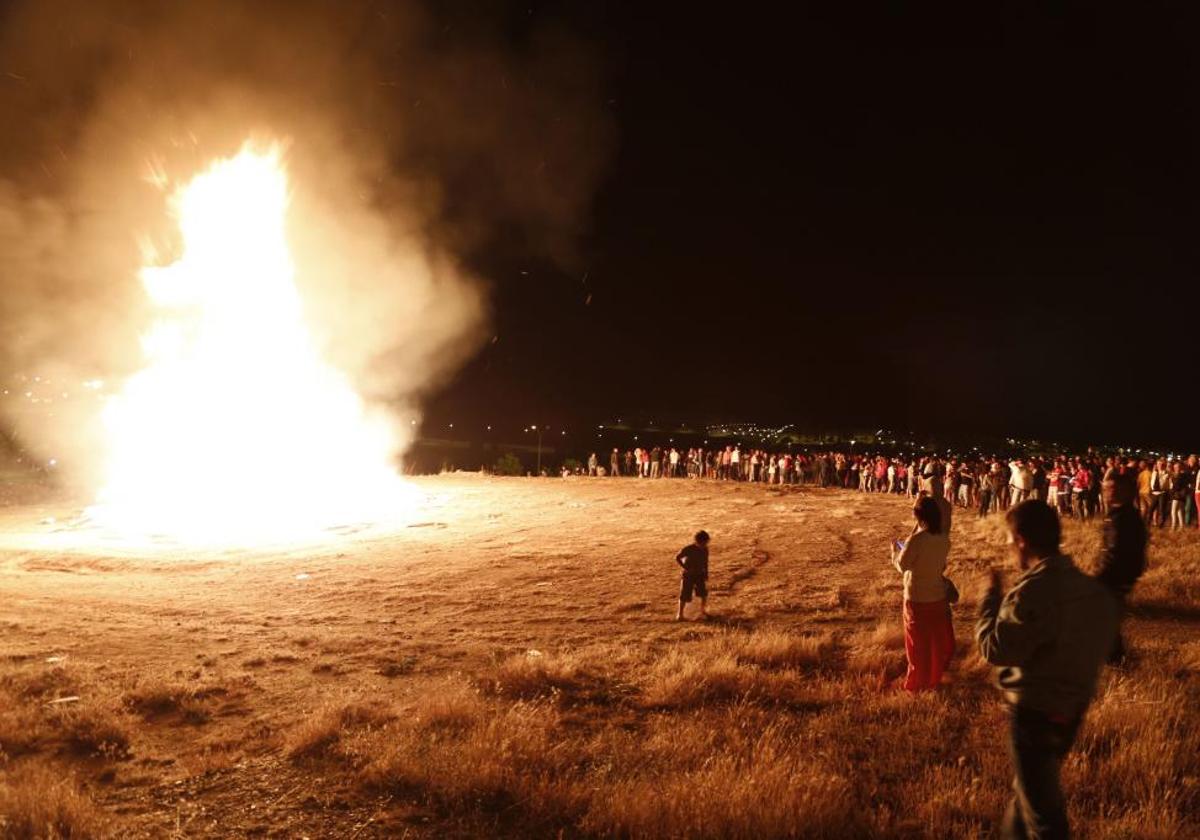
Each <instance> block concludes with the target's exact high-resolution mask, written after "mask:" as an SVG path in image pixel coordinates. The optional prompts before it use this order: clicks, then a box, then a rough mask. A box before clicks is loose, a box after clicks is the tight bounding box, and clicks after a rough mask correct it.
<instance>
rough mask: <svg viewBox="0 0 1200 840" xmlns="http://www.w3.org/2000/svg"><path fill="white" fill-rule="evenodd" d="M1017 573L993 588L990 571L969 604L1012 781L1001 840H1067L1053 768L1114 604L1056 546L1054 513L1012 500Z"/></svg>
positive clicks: (1109, 634) (1092, 682) (1112, 626)
mask: <svg viewBox="0 0 1200 840" xmlns="http://www.w3.org/2000/svg"><path fill="white" fill-rule="evenodd" d="M1006 521H1007V523H1008V529H1009V540H1010V543H1011V545H1012V547H1013V549H1014V550H1015V552H1016V555H1017V559H1018V562H1019V565H1020V568H1021V570H1022V571H1023V572H1024V574H1022V575H1021V577H1020V579H1019V580H1017V582H1016V584H1015V585H1014V586H1013V587H1012V589H1010V590H1009V591H1008V592H1007V593H1004V594H1002V593H1001V580H1000V573H999V572H998V571H996V570H993V571H992V574H991V579H990V585H989V586H988V590H987V594H986V595H985V596H984V598H983V600H982V602H981V603H980V607H979V620H978V622H977V623H976V625H975V638H976V641H977V643H978V644H979V653H980V655H981V656H983V658H984V659H985V660H987V661H988V662H989V663H991V664H992V665H995V666H997V672H996V681H997V684H998V685H999V687H1000V689H1001V690H1002V691H1003V692H1004V699H1005V701H1006V702H1007V704H1008V707H1009V724H1010V729H1009V739H1010V740H1009V752H1010V755H1011V756H1012V762H1013V770H1014V775H1015V779H1014V781H1013V798H1012V800H1011V801H1010V803H1009V806H1008V811H1007V813H1006V814H1005V817H1004V831H1003V834H1004V836H1005V837H1010V838H1035V837H1036V838H1051V837H1053V838H1061V837H1067V836H1068V834H1069V829H1068V825H1067V809H1066V803H1065V801H1064V798H1063V793H1062V786H1061V784H1060V782H1059V769H1060V767H1061V765H1062V761H1063V759H1064V758H1065V757H1066V754H1067V752H1068V751H1069V750H1070V749H1071V746H1072V745H1073V744H1074V742H1075V735H1076V733H1077V732H1078V731H1079V725H1080V723H1081V722H1082V721H1083V716H1084V713H1085V712H1086V711H1087V707H1088V705H1089V704H1090V703H1091V700H1092V696H1093V695H1094V694H1095V691H1096V683H1097V680H1098V678H1099V674H1100V669H1101V668H1102V667H1103V665H1104V661H1105V659H1107V657H1108V655H1109V653H1110V651H1111V650H1112V644H1113V638H1114V637H1115V636H1116V632H1117V604H1116V602H1115V600H1114V599H1113V596H1112V595H1111V594H1110V592H1109V590H1108V588H1107V587H1105V586H1103V585H1102V584H1101V583H1100V582H1099V581H1097V580H1096V579H1095V578H1092V577H1091V576H1089V575H1086V574H1084V573H1083V572H1081V571H1080V570H1079V569H1078V568H1076V566H1075V564H1074V563H1073V562H1072V561H1071V558H1070V557H1066V556H1064V555H1063V554H1062V553H1061V551H1060V549H1059V542H1060V539H1061V526H1060V524H1059V521H1058V514H1057V513H1056V512H1055V511H1054V509H1053V508H1051V507H1049V506H1048V505H1046V504H1045V503H1044V502H1040V501H1036V500H1030V501H1026V502H1022V503H1021V504H1019V505H1017V506H1016V507H1014V508H1013V509H1012V510H1010V511H1009V512H1008V515H1007V517H1006Z"/></svg>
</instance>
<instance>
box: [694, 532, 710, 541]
mask: <svg viewBox="0 0 1200 840" xmlns="http://www.w3.org/2000/svg"><path fill="white" fill-rule="evenodd" d="M696 542H698V543H706V542H708V531H697V532H696Z"/></svg>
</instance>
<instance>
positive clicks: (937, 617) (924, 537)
mask: <svg viewBox="0 0 1200 840" xmlns="http://www.w3.org/2000/svg"><path fill="white" fill-rule="evenodd" d="M913 518H914V519H916V527H915V528H914V529H913V532H912V535H911V536H910V537H909V538H908V540H907V542H905V541H901V540H895V541H894V542H893V543H892V565H893V566H895V567H896V570H897V571H899V572H900V573H901V574H903V575H904V651H905V654H906V655H907V656H908V672H907V673H906V674H905V676H904V689H905V690H906V691H912V692H917V691H927V690H931V689H934V688H936V687H937V686H938V684H939V683H940V682H941V681H942V673H943V672H944V671H945V670H946V668H947V666H948V665H949V663H950V660H951V658H952V657H953V655H954V627H953V625H952V624H951V623H950V618H949V616H950V603H949V600H948V599H947V586H946V578H945V572H946V559H947V558H948V557H949V556H950V536H949V534H947V533H946V530H945V528H944V521H943V516H942V510H941V506H940V505H939V503H938V502H937V501H936V500H935V499H934V498H933V497H932V496H927V495H921V496H920V497H918V499H917V502H916V504H915V505H913Z"/></svg>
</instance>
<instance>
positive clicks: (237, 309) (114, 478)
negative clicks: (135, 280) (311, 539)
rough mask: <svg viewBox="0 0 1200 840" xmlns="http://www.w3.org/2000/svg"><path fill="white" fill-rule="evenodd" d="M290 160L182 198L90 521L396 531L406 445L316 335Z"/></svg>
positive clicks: (202, 179)
mask: <svg viewBox="0 0 1200 840" xmlns="http://www.w3.org/2000/svg"><path fill="white" fill-rule="evenodd" d="M287 203H288V185H287V177H286V174H285V172H284V169H283V166H282V164H281V160H280V153H279V150H278V149H271V150H269V151H266V152H260V151H255V150H253V149H252V148H250V147H249V146H247V147H245V148H243V149H242V151H241V152H240V153H239V154H238V155H237V156H236V157H233V158H230V159H226V160H220V161H218V162H216V163H214V164H213V165H212V166H211V167H210V168H209V169H208V170H207V171H205V172H203V173H201V174H200V175H197V176H196V177H195V178H194V179H193V180H192V181H191V183H189V184H188V185H187V186H185V187H183V188H182V189H180V190H179V191H178V192H177V193H176V194H175V195H174V197H173V207H174V211H175V214H176V215H177V217H178V221H179V228H180V231H181V233H182V234H183V251H182V255H181V256H180V258H179V259H178V261H176V262H174V263H172V264H170V265H167V266H161V267H147V268H144V269H143V271H142V274H141V278H142V282H143V284H144V285H145V289H146V292H147V294H148V295H149V297H150V299H151V301H152V303H153V305H154V308H155V312H156V313H157V314H156V319H155V323H154V325H153V327H152V329H151V330H150V331H149V332H148V333H147V334H146V335H145V336H143V350H144V353H145V356H146V360H147V362H146V366H145V367H144V369H142V370H141V371H140V372H139V373H137V374H136V375H134V376H133V377H132V378H130V379H129V380H128V381H127V382H126V383H125V385H124V388H123V389H122V391H121V392H120V394H119V395H117V396H115V397H114V398H113V399H112V401H111V402H110V403H109V405H108V406H107V408H106V409H105V415H104V422H105V426H106V434H107V440H108V453H107V467H106V473H105V480H106V483H105V485H104V487H103V489H102V490H101V493H100V496H99V499H98V503H97V504H96V506H95V507H94V508H92V509H91V511H90V513H91V514H92V516H93V518H94V519H96V520H97V521H99V522H101V523H103V524H105V525H107V526H109V527H112V528H115V529H117V530H118V531H120V532H122V533H127V534H131V535H132V534H141V535H165V536H169V537H172V538H176V539H180V540H184V541H188V542H205V543H222V544H243V543H246V542H262V541H271V540H278V539H288V540H292V539H295V538H297V537H304V536H306V535H313V534H315V533H317V532H319V531H321V530H323V529H327V528H329V527H331V526H335V525H341V524H348V523H360V522H364V521H368V520H377V519H380V518H394V517H395V516H396V515H397V513H399V512H400V511H402V510H404V509H405V508H407V507H410V506H411V505H412V502H413V496H414V491H412V490H411V489H410V488H409V486H408V485H406V484H405V483H404V482H402V481H401V480H400V479H399V478H398V477H397V476H396V474H395V472H394V470H393V468H392V466H391V463H390V462H391V457H392V455H393V450H394V445H393V440H392V436H391V434H390V430H389V426H388V424H387V423H386V422H385V421H384V419H383V418H382V417H371V416H369V415H368V413H367V412H366V410H365V408H364V406H363V404H362V402H361V400H360V399H359V398H358V396H357V394H356V393H355V392H354V390H353V388H352V387H351V386H350V383H349V382H348V381H347V380H346V378H345V377H344V376H342V375H341V374H340V373H339V372H338V371H336V370H334V369H332V368H331V367H330V366H329V365H328V364H326V363H325V362H324V361H323V360H322V359H321V358H320V354H319V353H318V352H317V350H316V347H315V346H314V343H313V341H312V338H311V336H310V334H309V331H308V329H307V326H306V324H305V322H304V318H303V313H302V308H301V300H300V296H299V293H298V291H297V289H296V286H295V283H294V278H293V274H294V267H293V263H292V259H291V255H290V253H289V250H288V243H287V238H286V236H285V220H286V211H287Z"/></svg>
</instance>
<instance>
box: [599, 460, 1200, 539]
mask: <svg viewBox="0 0 1200 840" xmlns="http://www.w3.org/2000/svg"><path fill="white" fill-rule="evenodd" d="M586 469H587V473H588V474H589V475H595V476H599V475H607V476H626V477H639V478H647V479H662V478H692V479H714V480H718V481H745V482H757V483H765V484H779V485H784V484H804V485H811V486H817V487H840V488H844V489H847V490H857V491H859V492H863V493H893V494H899V495H908V496H913V497H915V496H917V495H918V493H919V491H920V489H921V487H922V480H923V479H929V478H937V479H938V484H939V486H940V487H941V488H942V493H944V495H945V498H946V500H947V501H948V502H950V503H951V504H954V505H957V506H960V507H963V508H969V509H973V510H976V511H977V512H978V515H979V516H987V515H989V514H991V513H995V512H998V511H1004V510H1008V509H1009V508H1011V507H1013V506H1015V505H1018V504H1020V503H1021V502H1022V501H1024V500H1026V499H1038V500H1041V501H1044V502H1046V503H1047V504H1048V505H1050V506H1051V507H1053V508H1055V509H1057V510H1058V512H1059V513H1060V514H1061V515H1063V516H1069V517H1074V518H1077V519H1081V520H1088V519H1091V518H1093V517H1096V516H1104V515H1105V514H1106V513H1107V510H1106V503H1105V501H1104V498H1103V495H1102V494H1101V486H1102V485H1103V482H1104V481H1105V480H1106V479H1109V478H1111V477H1112V476H1113V475H1117V474H1120V475H1130V476H1132V477H1133V479H1134V480H1135V481H1136V484H1137V493H1138V498H1137V506H1138V510H1139V512H1140V513H1141V515H1142V517H1143V519H1144V520H1145V522H1146V524H1147V525H1153V526H1157V527H1160V528H1164V527H1171V528H1174V529H1181V528H1198V527H1200V515H1198V509H1200V458H1198V456H1196V455H1190V456H1188V457H1186V458H1173V459H1168V458H1133V457H1128V458H1127V457H1119V456H1101V455H1098V454H1095V453H1089V454H1086V455H1076V456H1069V457H1068V456H1060V457H1046V458H1041V457H1030V458H1015V459H1012V460H1008V459H1002V458H994V457H983V456H978V455H976V456H963V457H945V458H943V457H939V456H936V455H913V456H909V457H905V456H885V455H871V454H862V453H850V452H813V453H809V452H802V453H798V454H793V453H790V452H784V453H772V452H768V451H766V450H762V449H742V448H741V447H740V446H735V445H729V446H725V447H720V448H713V449H704V448H695V447H693V448H689V449H677V448H674V447H658V446H655V447H650V448H641V447H637V448H634V449H628V450H625V451H624V452H622V451H621V450H620V449H614V450H612V452H611V454H610V456H609V460H608V465H607V466H605V465H604V464H602V463H601V460H600V458H599V456H598V455H597V454H596V453H595V452H593V453H592V454H591V455H590V456H589V457H588V461H587V468H586Z"/></svg>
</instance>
